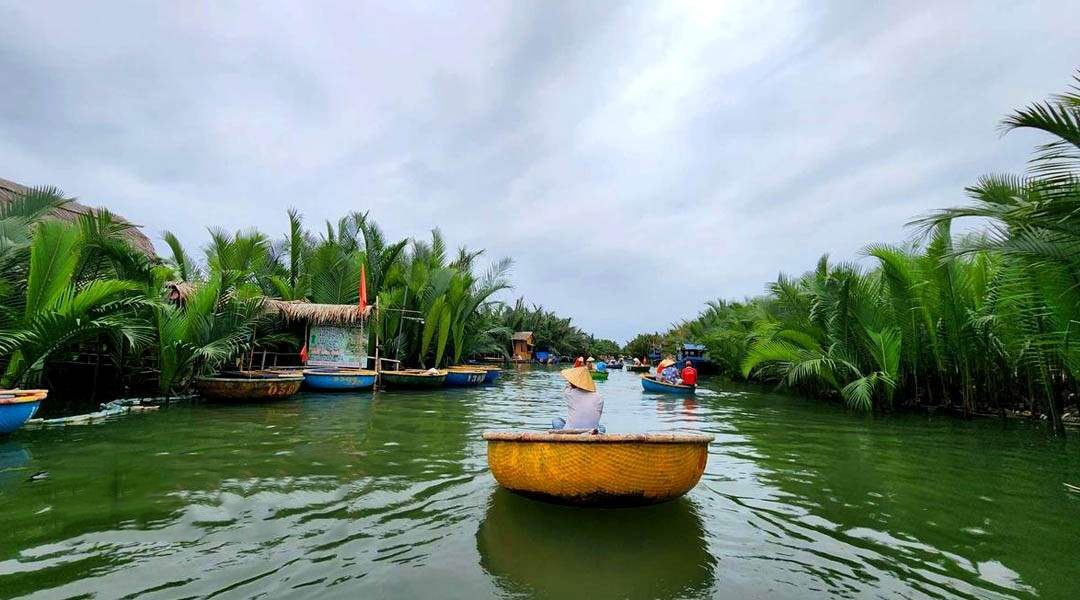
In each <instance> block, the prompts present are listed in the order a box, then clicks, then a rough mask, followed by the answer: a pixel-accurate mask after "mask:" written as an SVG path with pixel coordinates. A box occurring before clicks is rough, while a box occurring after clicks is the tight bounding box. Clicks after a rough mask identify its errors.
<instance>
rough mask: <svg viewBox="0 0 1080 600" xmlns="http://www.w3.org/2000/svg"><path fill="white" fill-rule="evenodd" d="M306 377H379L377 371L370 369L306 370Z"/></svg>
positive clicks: (331, 368) (328, 368)
mask: <svg viewBox="0 0 1080 600" xmlns="http://www.w3.org/2000/svg"><path fill="white" fill-rule="evenodd" d="M304 374H305V375H363V376H365V377H370V376H372V375H378V373H376V372H375V371H372V370H370V369H337V370H335V369H334V368H333V367H327V368H324V369H304Z"/></svg>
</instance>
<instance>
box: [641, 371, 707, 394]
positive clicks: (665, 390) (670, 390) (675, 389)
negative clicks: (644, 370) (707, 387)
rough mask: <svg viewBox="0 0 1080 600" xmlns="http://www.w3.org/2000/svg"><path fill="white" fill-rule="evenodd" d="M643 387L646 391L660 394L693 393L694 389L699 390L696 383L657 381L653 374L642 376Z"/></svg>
mask: <svg viewBox="0 0 1080 600" xmlns="http://www.w3.org/2000/svg"><path fill="white" fill-rule="evenodd" d="M641 388H642V389H644V390H645V391H646V392H656V393H659V394H693V393H694V391H695V390H697V386H696V385H680V384H675V383H666V382H663V381H657V379H656V378H655V377H653V376H652V375H642V376H641Z"/></svg>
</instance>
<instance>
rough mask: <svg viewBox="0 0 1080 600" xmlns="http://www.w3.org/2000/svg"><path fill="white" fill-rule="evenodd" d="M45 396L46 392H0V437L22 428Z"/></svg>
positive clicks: (47, 393)
mask: <svg viewBox="0 0 1080 600" xmlns="http://www.w3.org/2000/svg"><path fill="white" fill-rule="evenodd" d="M47 395H49V392H48V391H47V390H0V435H2V434H7V433H11V432H12V431H15V430H16V429H18V428H20V427H22V426H23V425H24V424H25V423H26V422H27V421H29V420H30V419H31V417H33V416H34V413H36V412H37V409H38V407H40V406H41V401H42V400H44V399H45V396H47Z"/></svg>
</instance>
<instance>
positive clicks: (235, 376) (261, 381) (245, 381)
mask: <svg viewBox="0 0 1080 600" xmlns="http://www.w3.org/2000/svg"><path fill="white" fill-rule="evenodd" d="M303 383H304V376H303V375H302V374H300V373H280V372H274V371H230V372H226V373H223V374H222V375H219V376H215V377H198V378H196V379H195V389H197V390H198V391H199V394H201V395H202V396H203V397H204V398H207V399H208V400H224V401H228V400H232V401H238V400H278V399H282V398H288V397H289V396H292V395H294V394H296V392H299V391H300V385H301V384H303Z"/></svg>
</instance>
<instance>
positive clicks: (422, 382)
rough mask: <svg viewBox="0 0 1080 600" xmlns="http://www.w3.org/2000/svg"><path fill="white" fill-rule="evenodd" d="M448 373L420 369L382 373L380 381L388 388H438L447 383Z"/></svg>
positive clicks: (380, 373)
mask: <svg viewBox="0 0 1080 600" xmlns="http://www.w3.org/2000/svg"><path fill="white" fill-rule="evenodd" d="M446 373H447V372H446V371H438V372H435V373H429V372H427V371H422V370H420V369H404V370H401V371H381V372H379V381H380V382H381V383H382V384H383V385H386V386H387V387H395V388H438V387H442V386H443V383H444V382H445V381H446Z"/></svg>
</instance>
